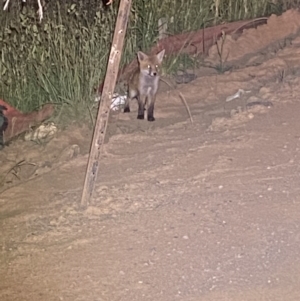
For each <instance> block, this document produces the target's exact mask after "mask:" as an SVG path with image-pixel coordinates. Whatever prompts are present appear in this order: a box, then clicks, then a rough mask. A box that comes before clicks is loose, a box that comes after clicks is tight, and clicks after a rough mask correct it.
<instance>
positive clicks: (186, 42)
mask: <svg viewBox="0 0 300 301" xmlns="http://www.w3.org/2000/svg"><path fill="white" fill-rule="evenodd" d="M267 20H268V18H265V17H262V18H256V19H252V20H244V21H236V22H231V23H225V24H220V25H216V26H212V27H207V28H204V29H200V30H197V31H192V32H187V33H182V34H178V35H175V36H170V37H167V38H164V39H162V40H160V41H159V42H158V43H157V44H156V45H155V46H154V47H152V49H151V50H150V54H156V53H158V52H159V51H161V50H162V49H165V50H166V55H168V54H174V53H175V54H176V53H188V54H191V55H199V54H207V52H208V50H209V48H210V47H211V46H212V45H213V44H214V43H215V42H216V41H217V40H218V38H219V37H220V36H221V35H222V33H223V32H224V33H225V34H232V35H234V36H235V37H236V38H237V37H238V36H239V35H241V34H242V32H243V30H244V29H248V28H253V27H257V26H259V25H263V24H266V23H267ZM137 66H138V64H137V60H136V59H135V60H133V61H132V62H131V63H129V64H128V65H126V66H125V67H123V69H121V70H119V74H118V78H117V81H123V80H126V79H127V78H128V77H129V75H130V74H132V72H133V71H134V70H135V69H136V68H137ZM103 84H104V83H101V84H100V86H99V88H98V92H99V93H100V94H101V92H102V89H103Z"/></svg>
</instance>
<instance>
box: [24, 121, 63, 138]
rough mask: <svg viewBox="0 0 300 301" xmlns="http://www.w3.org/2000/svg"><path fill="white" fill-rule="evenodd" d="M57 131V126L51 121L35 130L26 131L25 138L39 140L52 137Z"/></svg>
mask: <svg viewBox="0 0 300 301" xmlns="http://www.w3.org/2000/svg"><path fill="white" fill-rule="evenodd" d="M56 132H57V127H56V125H55V124H54V123H53V122H51V123H49V124H42V125H40V126H39V127H38V128H36V129H35V130H31V131H30V132H28V133H26V134H25V137H24V139H25V140H26V141H37V140H41V139H44V138H48V137H51V136H53V135H54V134H55V133H56Z"/></svg>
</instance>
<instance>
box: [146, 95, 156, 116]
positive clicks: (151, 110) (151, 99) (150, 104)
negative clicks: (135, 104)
mask: <svg viewBox="0 0 300 301" xmlns="http://www.w3.org/2000/svg"><path fill="white" fill-rule="evenodd" d="M154 104H155V95H151V96H150V95H149V97H148V110H147V119H148V121H154V120H155V118H154V116H153V114H154Z"/></svg>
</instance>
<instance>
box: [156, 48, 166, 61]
mask: <svg viewBox="0 0 300 301" xmlns="http://www.w3.org/2000/svg"><path fill="white" fill-rule="evenodd" d="M164 55H165V49H163V50H162V51H161V52H159V53H158V54H157V55H156V57H157V59H158V61H159V63H160V64H161V62H162V60H163V58H164Z"/></svg>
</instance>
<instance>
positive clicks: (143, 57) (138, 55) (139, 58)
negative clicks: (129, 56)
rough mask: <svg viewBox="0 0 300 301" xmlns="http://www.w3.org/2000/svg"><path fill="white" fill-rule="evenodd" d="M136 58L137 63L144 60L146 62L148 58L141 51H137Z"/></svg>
mask: <svg viewBox="0 0 300 301" xmlns="http://www.w3.org/2000/svg"><path fill="white" fill-rule="evenodd" d="M137 57H138V60H139V62H142V61H144V60H146V59H147V58H148V55H147V54H145V53H144V52H142V51H139V52H138V53H137Z"/></svg>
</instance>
